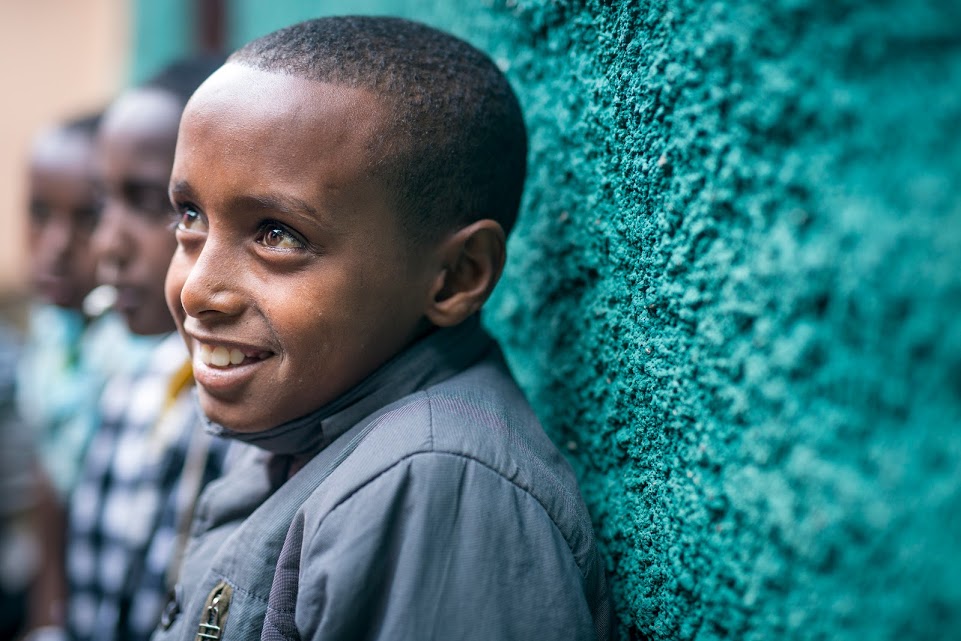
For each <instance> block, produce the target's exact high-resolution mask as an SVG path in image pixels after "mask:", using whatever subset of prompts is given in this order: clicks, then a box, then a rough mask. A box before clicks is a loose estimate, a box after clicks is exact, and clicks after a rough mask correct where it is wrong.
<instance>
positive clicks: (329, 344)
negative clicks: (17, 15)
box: [154, 17, 611, 641]
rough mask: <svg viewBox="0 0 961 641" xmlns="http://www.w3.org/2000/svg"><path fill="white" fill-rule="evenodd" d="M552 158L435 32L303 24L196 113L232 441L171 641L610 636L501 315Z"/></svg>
mask: <svg viewBox="0 0 961 641" xmlns="http://www.w3.org/2000/svg"><path fill="white" fill-rule="evenodd" d="M525 156H526V134H525V131H524V125H523V119H522V116H521V112H520V108H519V106H518V104H517V100H516V98H515V97H514V94H513V92H512V91H511V89H510V86H509V84H508V83H507V80H506V79H505V78H504V76H503V75H502V74H501V73H500V71H498V69H497V68H496V67H495V65H494V64H493V63H492V62H491V61H490V59H489V58H487V57H486V56H485V55H483V54H482V53H480V52H479V51H477V50H476V49H474V48H473V47H471V46H470V45H468V44H467V43H465V42H463V41H461V40H458V39H456V38H453V37H451V36H449V35H446V34H443V33H441V32H438V31H436V30H434V29H431V28H429V27H426V26H423V25H419V24H416V23H412V22H408V21H404V20H399V19H390V18H370V17H345V18H328V19H321V20H314V21H309V22H306V23H301V24H299V25H295V26H293V27H289V28H287V29H282V30H280V31H277V32H274V33H272V34H269V35H267V36H264V37H263V38H261V39H259V40H256V41H254V42H253V43H251V44H249V45H247V46H245V47H243V48H242V49H240V50H239V51H238V52H237V53H235V54H234V55H233V56H231V58H230V59H229V61H228V62H227V64H225V65H224V66H223V67H222V68H221V69H220V70H219V71H217V72H216V73H215V74H213V75H212V76H211V77H210V79H208V80H207V81H206V82H205V83H204V84H203V86H201V88H200V89H199V90H198V91H197V92H196V93H195V94H194V96H193V98H191V100H190V103H189V104H188V106H187V108H186V110H185V112H184V116H183V120H182V121H181V128H180V137H179V140H178V143H177V156H176V161H175V163H174V170H173V174H172V176H171V183H170V184H171V189H170V192H171V199H172V200H173V201H174V204H175V206H176V208H177V209H178V211H179V212H180V214H181V216H180V223H179V225H178V228H177V232H176V234H177V240H178V243H179V247H178V249H177V251H176V253H175V255H174V258H173V260H172V261H171V266H170V270H169V272H168V276H167V301H168V304H169V306H170V309H171V311H172V312H173V314H174V317H175V318H176V319H177V324H178V327H179V329H180V332H181V334H182V335H183V338H184V340H185V341H186V343H187V345H188V347H189V349H190V351H191V353H192V355H193V363H194V374H195V376H196V379H197V384H198V395H199V399H200V404H201V407H202V409H203V411H204V413H205V415H206V416H207V418H208V421H209V422H210V424H209V426H208V427H209V429H210V430H212V431H213V432H215V433H218V434H223V435H225V436H227V437H230V438H233V439H236V440H240V441H244V442H248V443H252V444H255V445H257V446H258V447H259V448H261V449H262V450H264V451H265V452H266V453H267V455H262V456H258V457H253V456H251V457H250V458H249V459H246V460H244V461H243V462H241V461H238V462H237V465H236V467H235V468H234V469H233V470H232V471H231V472H230V473H229V474H228V475H227V476H225V477H224V478H222V479H221V480H220V481H218V482H216V483H214V484H212V485H210V486H209V487H208V488H207V490H206V491H205V492H204V494H203V495H202V497H201V499H200V502H199V504H198V510H197V519H196V521H195V523H194V526H193V529H192V536H193V538H192V540H191V543H190V545H189V546H188V554H187V556H186V558H185V561H184V564H183V566H182V569H181V582H180V584H179V585H178V586H177V589H176V590H175V591H174V596H173V598H172V600H171V601H170V602H169V604H168V607H167V608H166V609H165V616H164V617H163V619H162V620H161V630H160V631H159V632H158V634H157V635H156V636H155V637H154V639H155V641H166V640H168V639H178V640H181V641H186V640H193V639H195V638H196V639H230V640H237V639H271V640H272V639H304V640H306V639H314V640H321V639H323V640H325V641H339V640H344V641H346V640H353V639H607V638H609V636H610V634H611V619H610V604H609V599H608V595H607V591H606V588H605V581H604V575H603V564H602V562H601V558H600V556H599V554H598V552H597V549H596V547H595V543H594V534H593V531H592V528H591V522H590V519H589V517H588V513H587V509H586V507H585V505H584V502H583V500H582V498H581V496H580V492H579V490H578V487H577V483H576V480H575V477H574V474H573V472H572V470H571V468H570V466H569V465H568V464H567V463H566V461H565V460H564V459H563V457H562V456H561V455H560V453H559V452H558V451H557V449H556V448H555V447H554V446H553V445H552V444H551V443H550V441H549V439H548V438H547V436H546V435H545V434H544V432H543V430H542V429H541V426H540V425H539V423H538V422H537V419H536V418H535V417H534V415H533V413H532V411H531V409H530V407H529V406H528V404H527V402H526V400H525V399H524V397H523V394H522V393H521V391H520V390H519V389H518V387H517V385H516V384H515V382H514V380H513V378H512V377H511V374H510V372H509V371H508V369H507V366H506V364H505V363H504V360H503V358H502V356H501V353H500V350H499V349H498V347H497V345H496V343H495V342H494V340H493V339H492V338H491V337H490V336H489V335H488V334H487V333H485V331H484V330H483V329H482V327H481V324H480V319H479V310H480V309H481V307H482V305H483V304H484V302H485V301H486V299H487V297H488V296H489V294H490V293H491V290H492V289H493V288H494V286H495V285H496V283H497V281H498V279H499V277H500V274H501V270H502V267H503V265H504V260H505V252H506V244H505V241H506V235H507V233H508V232H509V230H510V228H511V226H512V224H513V222H514V219H515V217H516V214H517V209H518V204H519V202H520V197H521V192H522V188H523V182H524V175H525V162H526V160H525Z"/></svg>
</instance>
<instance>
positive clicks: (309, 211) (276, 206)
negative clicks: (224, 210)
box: [230, 194, 324, 225]
mask: <svg viewBox="0 0 961 641" xmlns="http://www.w3.org/2000/svg"><path fill="white" fill-rule="evenodd" d="M230 204H231V205H233V206H235V207H239V208H243V209H260V210H270V211H280V212H284V213H286V214H291V215H293V216H297V217H299V218H303V219H304V220H305V222H308V223H310V224H314V225H317V224H324V219H323V218H322V217H321V215H320V214H319V213H318V212H317V209H316V208H315V207H313V206H312V205H310V203H307V202H305V201H303V200H301V199H300V198H297V197H295V196H288V195H283V194H248V195H243V196H237V197H235V198H233V199H231V203H230Z"/></svg>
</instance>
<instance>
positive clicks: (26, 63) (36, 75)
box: [0, 0, 129, 298]
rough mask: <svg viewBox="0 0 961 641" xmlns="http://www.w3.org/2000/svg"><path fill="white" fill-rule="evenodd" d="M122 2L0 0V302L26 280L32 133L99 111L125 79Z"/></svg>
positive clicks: (16, 292) (126, 46)
mask: <svg viewBox="0 0 961 641" xmlns="http://www.w3.org/2000/svg"><path fill="white" fill-rule="evenodd" d="M127 16H128V11H127V2H125V0H84V1H83V2H76V1H75V0H30V1H29V2H20V1H17V0H6V1H2V2H0V81H2V83H3V97H2V99H0V114H2V117H0V141H2V144H0V224H2V225H3V229H4V230H5V232H6V233H5V234H4V239H5V241H6V242H5V243H4V245H3V249H2V250H0V298H4V297H7V296H11V295H12V296H17V295H19V294H20V292H21V290H22V288H23V281H24V278H25V276H26V274H25V271H24V267H23V262H24V259H25V257H26V255H27V254H26V252H27V251H28V243H29V239H27V238H26V225H25V224H24V223H25V220H26V206H27V204H26V198H27V196H26V192H25V189H24V188H25V183H24V180H25V162H26V157H27V151H28V149H29V144H30V141H31V140H32V138H33V136H34V135H35V134H36V133H37V131H38V130H39V129H40V128H42V127H45V126H48V125H50V124H52V123H55V122H57V121H59V120H61V119H64V118H68V117H73V116H76V115H79V114H83V113H87V111H89V110H95V109H99V108H101V107H102V106H103V105H104V104H106V102H107V101H108V100H109V99H110V98H111V97H112V96H113V95H114V94H115V92H116V91H117V88H118V87H119V86H120V83H121V82H122V80H123V75H124V73H125V64H126V60H127V55H128V52H129V42H128V28H127Z"/></svg>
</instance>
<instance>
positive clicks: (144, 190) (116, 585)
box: [66, 59, 223, 641]
mask: <svg viewBox="0 0 961 641" xmlns="http://www.w3.org/2000/svg"><path fill="white" fill-rule="evenodd" d="M221 62H222V59H220V60H208V59H190V60H186V61H180V62H177V63H174V64H172V65H170V66H168V67H167V68H166V69H165V70H163V71H162V72H161V73H160V74H158V75H157V76H155V77H154V78H153V79H151V80H149V81H148V82H147V83H145V84H144V85H141V86H139V87H136V88H133V89H131V90H128V91H126V92H124V93H123V94H122V95H121V96H120V97H119V98H118V99H117V100H116V101H114V103H113V104H112V105H111V106H110V107H109V109H108V110H107V112H106V113H105V115H104V118H103V123H102V125H101V128H100V133H99V136H98V143H99V145H98V148H99V173H100V179H101V181H102V185H103V192H104V204H103V211H102V215H101V218H100V221H99V223H98V225H97V228H96V231H95V233H94V238H93V241H94V247H95V249H96V251H97V255H98V274H99V276H100V279H101V280H102V281H103V282H106V283H108V284H109V285H112V286H113V287H115V288H116V291H117V298H116V303H115V306H114V307H115V309H116V311H117V312H118V313H119V314H120V315H121V316H122V317H123V319H124V321H125V322H126V324H127V326H128V327H129V329H130V331H131V332H133V333H134V334H136V335H137V339H138V345H137V346H136V348H134V347H123V346H117V349H116V351H115V358H116V360H117V361H119V362H122V363H123V364H124V365H125V371H124V372H123V373H122V374H121V375H116V376H114V377H112V378H111V379H110V381H109V382H108V383H107V385H106V387H105V389H104V392H103V396H102V399H101V408H102V413H103V420H102V423H101V424H100V426H99V427H98V430H97V433H96V435H95V437H94V440H93V442H92V443H91V446H90V450H89V453H88V456H87V458H86V460H85V461H84V469H83V474H82V476H81V479H80V482H79V483H78V486H77V489H76V491H75V492H74V495H73V497H72V500H71V502H70V511H69V524H68V525H69V527H68V541H67V564H66V576H67V585H68V600H67V612H66V629H67V633H68V636H69V638H71V639H72V640H73V641H94V640H97V641H109V640H113V639H117V640H123V641H137V640H138V639H147V638H148V637H149V635H150V634H151V632H152V631H153V629H154V627H155V626H156V624H157V620H158V619H159V616H160V611H161V608H162V606H163V604H164V602H165V595H166V592H167V589H168V585H167V583H168V577H167V568H168V565H169V562H170V559H171V558H172V557H173V556H175V555H176V554H177V552H178V537H179V533H180V532H179V528H180V523H181V518H182V517H184V515H189V513H191V512H192V507H193V505H192V504H193V497H194V496H195V495H196V493H197V491H198V488H199V487H200V486H202V485H203V484H204V483H205V482H207V481H209V480H210V479H211V478H213V477H215V476H217V475H219V473H220V467H221V464H222V459H223V445H222V444H220V442H219V441H217V443H216V444H211V443H210V438H209V437H208V436H207V435H205V434H203V433H202V431H200V430H198V425H197V424H198V416H197V412H196V409H195V404H194V400H193V395H192V392H191V389H192V377H191V369H190V363H189V359H188V358H187V354H186V351H185V350H184V346H183V342H182V341H181V340H180V338H179V336H178V335H177V333H176V332H175V331H174V329H175V326H174V322H173V319H172V318H171V317H170V313H169V311H168V310H167V306H166V303H165V299H164V275H165V273H166V267H167V265H168V264H169V262H170V256H171V255H172V254H173V251H174V248H175V246H176V243H175V241H174V239H173V238H172V234H171V232H170V225H171V210H170V205H169V201H168V200H167V198H166V185H167V183H168V181H169V180H170V170H171V167H172V166H173V155H174V148H175V146H176V140H177V128H178V125H179V122H180V115H181V112H182V111H183V108H184V105H185V104H186V102H187V99H188V97H189V96H190V94H191V93H193V91H194V89H196V88H197V86H198V85H199V84H200V83H201V81H203V80H204V79H205V78H206V77H207V76H208V75H209V74H210V72H211V71H213V70H214V69H215V68H216V67H217V66H219V64H220V63H221Z"/></svg>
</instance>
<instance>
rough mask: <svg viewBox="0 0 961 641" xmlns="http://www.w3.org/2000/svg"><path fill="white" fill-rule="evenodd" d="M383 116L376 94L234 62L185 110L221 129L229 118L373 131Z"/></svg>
mask: <svg viewBox="0 0 961 641" xmlns="http://www.w3.org/2000/svg"><path fill="white" fill-rule="evenodd" d="M383 113H384V112H383V106H382V104H381V101H380V100H378V98H377V96H376V95H375V94H374V93H373V92H370V91H366V90H364V89H359V88H353V87H348V86H346V85H340V84H335V83H328V82H318V81H314V80H310V79H308V78H302V77H300V76H296V75H290V74H286V73H280V72H275V71H265V70H262V69H256V68H253V67H250V66H247V65H244V64H240V63H236V62H228V63H227V64H225V65H224V66H222V67H221V68H220V69H218V70H217V71H216V72H214V73H213V74H212V75H211V76H210V78H208V79H207V80H206V81H205V82H204V83H203V84H202V85H201V86H200V88H199V89H198V90H197V91H196V92H195V93H194V96H193V97H192V98H191V100H190V102H189V103H188V106H187V114H189V115H190V116H191V117H192V118H195V119H196V118H210V119H213V120H214V121H217V122H219V123H220V124H225V123H227V122H229V117H228V114H229V115H236V114H240V115H243V116H246V117H249V118H254V119H257V120H260V121H263V122H267V121H271V120H278V121H279V124H287V125H289V124H290V123H291V122H301V123H308V122H312V121H315V120H318V119H331V118H341V119H344V120H346V121H349V122H350V124H351V125H353V126H355V127H356V126H361V127H367V128H370V127H371V126H373V125H376V124H378V123H379V122H380V119H381V117H382V116H383Z"/></svg>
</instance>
